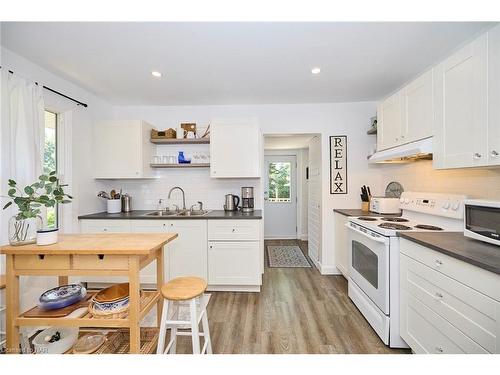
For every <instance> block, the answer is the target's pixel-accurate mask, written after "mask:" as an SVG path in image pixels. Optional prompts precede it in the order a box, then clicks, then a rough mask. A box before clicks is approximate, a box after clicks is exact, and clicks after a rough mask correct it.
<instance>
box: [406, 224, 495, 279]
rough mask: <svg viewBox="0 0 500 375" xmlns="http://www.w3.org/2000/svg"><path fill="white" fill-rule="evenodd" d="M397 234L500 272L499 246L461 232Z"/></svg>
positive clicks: (467, 261) (478, 265)
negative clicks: (466, 235)
mask: <svg viewBox="0 0 500 375" xmlns="http://www.w3.org/2000/svg"><path fill="white" fill-rule="evenodd" d="M398 236H399V237H401V238H406V239H407V240H410V241H413V242H416V243H418V244H420V245H422V246H425V247H429V248H431V249H433V250H436V251H439V252H440V253H443V254H446V255H449V256H451V257H453V258H457V259H460V260H462V261H464V262H466V263H470V264H472V265H474V266H477V267H480V268H483V269H485V270H487V271H491V272H494V273H497V274H500V246H496V245H492V244H488V243H486V242H482V241H477V240H474V239H472V238H468V237H465V236H464V234H463V233H462V232H439V233H436V232H432V233H429V232H415V233H411V232H398Z"/></svg>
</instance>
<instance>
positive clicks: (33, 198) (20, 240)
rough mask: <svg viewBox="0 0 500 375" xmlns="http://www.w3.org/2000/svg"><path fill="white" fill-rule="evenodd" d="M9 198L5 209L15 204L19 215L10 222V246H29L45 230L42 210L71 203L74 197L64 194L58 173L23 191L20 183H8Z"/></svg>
mask: <svg viewBox="0 0 500 375" xmlns="http://www.w3.org/2000/svg"><path fill="white" fill-rule="evenodd" d="M8 185H9V191H8V197H7V198H9V199H10V201H9V202H8V203H7V204H6V205H5V206H4V207H3V209H4V210H5V209H7V208H8V207H10V206H11V205H12V204H13V203H14V204H16V205H17V207H18V213H17V214H16V215H14V216H12V217H11V218H10V220H9V243H10V244H11V245H14V246H17V245H26V244H30V243H35V242H36V236H37V231H39V230H41V229H42V227H43V222H42V217H41V216H40V215H41V213H42V211H41V208H42V207H47V208H48V207H55V206H56V204H66V203H71V200H72V199H73V197H72V196H70V195H68V194H66V193H65V192H64V189H63V188H64V187H65V186H68V185H67V184H66V185H61V184H60V183H59V179H58V178H57V176H56V172H55V171H53V172H50V173H49V174H43V175H41V176H40V177H38V181H36V182H34V183H32V184H31V185H28V186H25V187H24V189H22V190H21V189H20V188H19V187H18V186H17V182H16V181H14V180H12V179H10V180H9V182H8Z"/></svg>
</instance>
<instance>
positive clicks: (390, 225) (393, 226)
mask: <svg viewBox="0 0 500 375" xmlns="http://www.w3.org/2000/svg"><path fill="white" fill-rule="evenodd" d="M378 226H379V227H380V228H384V229H394V230H411V229H412V228H411V227H409V226H407V225H401V224H395V223H382V224H379V225H378Z"/></svg>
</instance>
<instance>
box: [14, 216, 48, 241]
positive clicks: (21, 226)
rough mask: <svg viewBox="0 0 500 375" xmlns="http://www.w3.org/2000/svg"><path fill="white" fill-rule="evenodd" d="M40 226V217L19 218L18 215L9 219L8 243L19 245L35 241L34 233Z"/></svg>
mask: <svg viewBox="0 0 500 375" xmlns="http://www.w3.org/2000/svg"><path fill="white" fill-rule="evenodd" d="M41 228H42V218H41V217H40V216H37V217H35V218H29V219H21V218H19V217H18V215H15V216H12V217H11V218H10V220H9V243H10V244H11V245H12V246H20V245H27V244H32V243H36V233H37V231H38V230H39V229H41Z"/></svg>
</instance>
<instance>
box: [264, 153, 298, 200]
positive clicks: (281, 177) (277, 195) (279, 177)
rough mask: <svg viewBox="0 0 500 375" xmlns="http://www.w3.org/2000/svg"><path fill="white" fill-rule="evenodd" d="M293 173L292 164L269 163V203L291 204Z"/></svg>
mask: <svg viewBox="0 0 500 375" xmlns="http://www.w3.org/2000/svg"><path fill="white" fill-rule="evenodd" d="M291 172H292V163H290V162H271V163H269V169H268V178H269V181H268V183H269V190H268V197H269V202H277V203H283V202H285V203H286V202H291V191H290V190H291V183H290V181H291Z"/></svg>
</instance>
